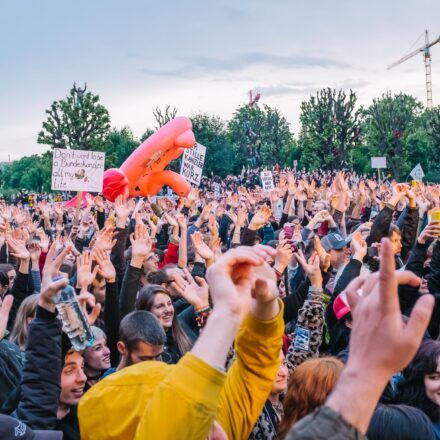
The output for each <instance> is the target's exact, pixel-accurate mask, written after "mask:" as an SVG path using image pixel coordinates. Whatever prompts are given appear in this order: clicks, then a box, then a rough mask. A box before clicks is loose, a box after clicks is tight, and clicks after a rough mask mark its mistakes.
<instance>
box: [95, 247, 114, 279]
mask: <svg viewBox="0 0 440 440" xmlns="http://www.w3.org/2000/svg"><path fill="white" fill-rule="evenodd" d="M93 256H94V258H95V260H96V262H97V263H98V265H99V269H98V273H99V274H100V275H101V276H102V277H103V278H105V280H106V281H108V282H109V283H114V282H115V279H116V270H115V267H114V266H113V263H112V262H111V261H110V256H109V255H108V253H107V252H105V251H103V250H102V249H97V250H96V251H95V252H94V253H93Z"/></svg>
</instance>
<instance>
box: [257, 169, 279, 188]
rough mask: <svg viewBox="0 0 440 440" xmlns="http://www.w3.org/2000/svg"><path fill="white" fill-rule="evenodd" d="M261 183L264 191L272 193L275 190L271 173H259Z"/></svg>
mask: <svg viewBox="0 0 440 440" xmlns="http://www.w3.org/2000/svg"><path fill="white" fill-rule="evenodd" d="M260 175H261V181H262V183H263V190H264V191H272V190H273V189H274V188H275V185H274V183H273V176H272V171H261V173H260Z"/></svg>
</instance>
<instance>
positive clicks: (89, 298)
mask: <svg viewBox="0 0 440 440" xmlns="http://www.w3.org/2000/svg"><path fill="white" fill-rule="evenodd" d="M78 302H79V305H80V307H81V309H82V311H83V313H84V316H86V317H87V321H88V323H89V325H93V324H94V323H95V321H96V320H97V319H98V316H99V314H100V313H101V304H100V303H99V302H97V301H96V298H95V297H94V295H92V294H91V293H90V292H87V291H85V290H83V291H81V293H80V294H79V295H78ZM87 305H89V306H90V307H91V308H92V310H91V311H90V313H88V312H87Z"/></svg>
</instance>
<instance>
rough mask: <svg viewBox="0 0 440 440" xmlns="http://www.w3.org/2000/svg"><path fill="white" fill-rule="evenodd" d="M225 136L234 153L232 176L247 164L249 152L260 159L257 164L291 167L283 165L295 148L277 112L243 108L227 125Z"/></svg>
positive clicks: (269, 109) (286, 124)
mask: <svg viewBox="0 0 440 440" xmlns="http://www.w3.org/2000/svg"><path fill="white" fill-rule="evenodd" d="M228 133H229V139H230V142H231V144H232V147H233V151H234V167H233V170H234V172H239V171H240V170H241V168H242V166H243V165H248V164H249V161H250V152H251V151H252V150H255V151H256V152H257V153H258V155H259V156H260V161H259V164H264V165H268V166H271V165H274V164H275V163H279V164H281V165H290V166H292V164H291V163H286V157H290V155H291V153H293V151H294V150H295V148H296V145H295V142H294V140H293V135H292V133H291V131H290V126H289V123H288V122H287V120H286V118H285V117H284V116H282V115H281V113H280V112H279V110H277V109H275V108H271V107H269V106H268V105H263V106H262V107H260V106H259V105H254V106H252V107H249V106H248V105H243V106H241V107H239V108H237V110H236V111H235V112H234V115H233V117H232V119H231V120H230V121H229V123H228Z"/></svg>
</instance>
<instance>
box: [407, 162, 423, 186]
mask: <svg viewBox="0 0 440 440" xmlns="http://www.w3.org/2000/svg"><path fill="white" fill-rule="evenodd" d="M409 175H410V176H411V177H412V178H413V179H414V180H417V181H418V182H421V181H422V180H423V178H424V177H425V173H424V172H423V168H422V166H421V165H420V164H419V163H418V164H417V165H416V166H415V167H414V169H413V170H412V171H411V172H410V173H409Z"/></svg>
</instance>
